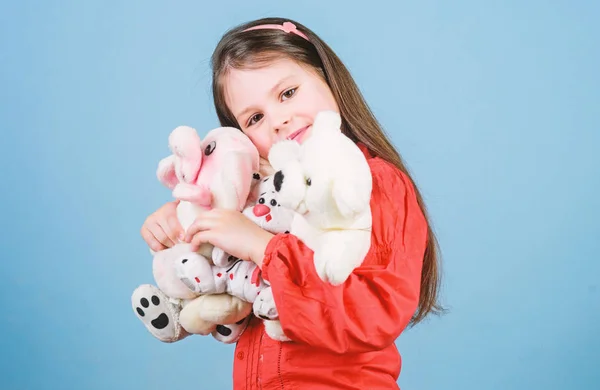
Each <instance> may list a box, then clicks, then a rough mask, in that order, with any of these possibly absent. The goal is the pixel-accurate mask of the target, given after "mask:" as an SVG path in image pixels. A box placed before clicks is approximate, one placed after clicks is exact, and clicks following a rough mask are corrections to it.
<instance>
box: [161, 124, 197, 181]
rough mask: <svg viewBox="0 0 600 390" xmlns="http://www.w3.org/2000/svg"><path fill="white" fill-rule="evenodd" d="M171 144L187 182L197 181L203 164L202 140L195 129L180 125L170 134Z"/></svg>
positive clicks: (183, 178) (180, 170) (183, 177)
mask: <svg viewBox="0 0 600 390" xmlns="http://www.w3.org/2000/svg"><path fill="white" fill-rule="evenodd" d="M169 146H170V148H171V150H172V151H173V154H174V155H175V156H177V158H178V160H179V164H180V166H179V167H177V168H179V172H181V174H182V180H183V181H184V182H186V183H195V182H196V179H197V178H198V174H199V173H200V166H201V164H202V156H203V150H202V140H201V139H200V137H199V136H198V133H197V132H196V130H195V129H193V128H191V127H188V126H179V127H177V128H176V129H175V130H173V131H172V132H171V135H170V136H169Z"/></svg>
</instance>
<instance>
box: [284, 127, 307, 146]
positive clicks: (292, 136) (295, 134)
mask: <svg viewBox="0 0 600 390" xmlns="http://www.w3.org/2000/svg"><path fill="white" fill-rule="evenodd" d="M309 127H310V125H309V126H304V127H303V128H301V129H298V130H296V131H294V132H293V133H292V134H290V135H289V136H288V137H287V139H289V140H294V141H297V142H300V141H302V136H303V135H304V133H305V132H306V130H308V128H309Z"/></svg>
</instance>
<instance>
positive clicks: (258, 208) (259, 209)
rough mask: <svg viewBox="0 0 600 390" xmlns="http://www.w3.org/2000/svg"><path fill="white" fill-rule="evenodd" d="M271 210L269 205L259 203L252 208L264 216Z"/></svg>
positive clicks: (255, 212)
mask: <svg viewBox="0 0 600 390" xmlns="http://www.w3.org/2000/svg"><path fill="white" fill-rule="evenodd" d="M270 211H271V209H270V208H269V207H268V206H265V205H264V204H257V205H256V206H254V208H253V209H252V212H253V213H254V215H255V216H257V217H262V216H263V215H267V214H269V212H270Z"/></svg>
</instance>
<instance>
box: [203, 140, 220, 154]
mask: <svg viewBox="0 0 600 390" xmlns="http://www.w3.org/2000/svg"><path fill="white" fill-rule="evenodd" d="M216 147H217V143H216V142H215V141H213V142H211V143H209V144H208V145H206V148H204V154H205V155H207V156H210V155H211V154H212V152H214V151H215V148H216Z"/></svg>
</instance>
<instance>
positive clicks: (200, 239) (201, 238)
mask: <svg viewBox="0 0 600 390" xmlns="http://www.w3.org/2000/svg"><path fill="white" fill-rule="evenodd" d="M206 242H210V232H209V231H208V230H204V231H201V232H198V233H196V234H194V237H193V238H192V239H191V241H190V244H191V246H192V248H191V250H192V251H194V252H195V251H197V250H198V249H200V245H202V244H204V243H206Z"/></svg>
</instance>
